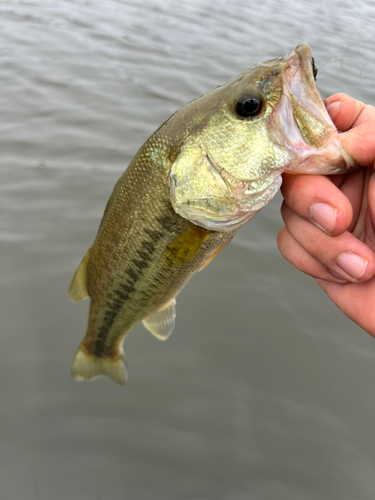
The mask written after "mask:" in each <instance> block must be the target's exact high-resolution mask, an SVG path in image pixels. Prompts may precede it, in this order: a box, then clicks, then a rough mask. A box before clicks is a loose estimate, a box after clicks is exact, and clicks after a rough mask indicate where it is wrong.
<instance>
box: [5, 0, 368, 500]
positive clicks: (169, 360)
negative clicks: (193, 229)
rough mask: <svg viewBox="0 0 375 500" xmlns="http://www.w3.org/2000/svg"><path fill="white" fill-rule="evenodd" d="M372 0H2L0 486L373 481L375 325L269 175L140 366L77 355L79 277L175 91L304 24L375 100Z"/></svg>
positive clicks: (364, 95)
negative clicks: (300, 253)
mask: <svg viewBox="0 0 375 500" xmlns="http://www.w3.org/2000/svg"><path fill="white" fill-rule="evenodd" d="M374 21H375V4H374V2H373V1H370V0H369V1H366V2H364V1H360V2H350V3H349V2H338V1H336V0H327V1H326V2H323V1H320V2H316V3H314V4H313V3H312V2H311V1H310V0H309V1H307V0H298V1H297V0H290V1H287V2H286V1H284V2H283V1H282V2H280V1H278V0H263V1H262V2H251V1H250V0H247V1H245V0H235V1H232V2H224V1H223V0H215V1H214V0H207V1H204V0H202V1H197V0H193V1H189V2H179V1H168V0H164V1H163V0H152V1H151V0H147V1H143V2H135V1H134V2H131V1H115V0H103V1H99V0H97V1H94V0H87V1H83V0H78V1H68V0H61V1H47V0H39V1H25V2H20V1H11V0H7V1H5V0H1V1H0V79H1V87H0V88H1V92H0V114H1V122H0V176H1V177H0V193H1V196H0V210H1V218H0V241H1V260H0V266H1V267H0V280H1V302H0V308H1V309H0V317H1V350H0V372H1V376H0V394H1V409H0V429H1V434H0V441H1V446H0V450H1V453H0V497H1V499H4V500H7V499H14V498H17V499H24V498H25V499H28V500H30V499H34V498H35V499H37V500H49V499H55V500H99V499H100V500H117V499H124V498H126V499H127V500H143V499H145V500H148V499H155V500H158V499H160V500H176V499H179V500H211V499H214V500H243V499H249V498H251V499H252V500H269V499H277V500H284V499H285V500H301V499H304V500H326V499H327V500H332V499H339V500H352V499H354V498H355V499H371V500H373V499H374V498H375V446H374V444H375V437H374V419H375V383H374V380H375V343H374V340H373V339H371V338H370V337H369V336H367V335H366V334H365V333H364V332H363V331H361V330H360V329H359V328H358V327H356V326H355V325H354V324H352V323H351V322H350V321H349V320H348V319H346V318H345V317H344V316H343V315H342V314H341V313H340V312H339V311H338V310H336V309H335V307H334V306H333V305H332V304H330V303H329V302H328V300H326V297H325V295H324V293H323V292H322V291H321V290H320V289H319V287H318V286H317V285H316V284H315V282H314V281H313V280H312V279H309V278H308V277H306V276H304V275H302V274H300V273H298V272H297V271H296V270H294V269H293V268H292V267H291V266H290V265H289V264H288V263H286V262H284V261H283V259H282V258H281V256H280V255H279V254H278V251H277V248H276V234H277V231H278V229H279V228H280V227H281V225H282V223H281V218H280V215H279V206H280V202H281V197H277V198H276V199H275V200H274V201H273V202H272V203H271V204H270V205H269V206H267V207H266V208H265V209H263V210H262V211H261V212H260V213H259V214H258V215H257V216H256V217H255V219H254V220H253V221H251V223H250V224H248V225H247V226H246V227H244V228H243V229H241V231H240V233H239V235H238V236H237V237H236V238H235V240H234V241H233V243H232V244H231V245H230V246H229V247H228V248H227V249H226V250H225V251H224V252H223V253H222V254H221V255H220V257H219V258H217V259H216V260H215V261H214V262H213V263H212V264H211V265H210V266H209V267H208V268H207V269H206V270H205V271H204V272H203V273H199V274H198V275H197V276H196V277H195V278H194V279H193V280H192V281H191V282H190V283H189V285H188V286H187V287H186V288H185V289H184V290H183V292H182V293H181V295H180V296H179V298H178V316H177V326H176V329H175V332H174V334H173V335H172V337H171V338H170V340H168V342H166V343H161V342H158V341H156V340H155V339H154V338H152V337H151V335H149V333H148V332H147V331H146V330H144V329H143V328H142V327H141V326H137V327H136V328H134V330H133V331H132V333H131V334H130V335H129V336H128V337H127V338H126V341H125V351H126V355H127V361H128V367H129V372H130V380H129V384H128V385H127V386H126V387H125V388H124V387H119V386H117V385H116V384H115V383H113V382H112V381H110V380H109V379H107V378H102V379H100V380H96V381H95V382H93V383H85V384H83V383H77V382H76V381H74V380H72V379H71V378H70V375H69V371H70V365H71V361H72V358H73V354H74V352H75V350H76V348H77V346H78V343H79V342H80V341H81V339H82V337H83V335H84V333H85V328H86V321H87V313H88V303H82V304H78V305H73V304H72V303H71V302H70V301H69V299H68V295H67V290H68V287H69V283H70V280H71V277H72V275H73V273H74V271H75V269H76V267H77V265H78V263H79V261H80V259H81V258H82V256H83V255H84V253H85V252H86V250H87V248H88V247H89V246H90V244H91V242H92V240H93V238H94V236H95V234H96V231H97V228H98V224H99V221H100V218H101V214H102V212H103V209H104V206H105V203H106V200H107V198H108V197H109V195H110V193H111V191H112V188H113V186H114V184H115V182H116V180H117V178H118V177H119V176H120V174H121V173H122V172H123V170H124V169H125V168H126V166H127V165H128V163H129V161H130V160H131V158H132V157H133V155H134V154H135V152H136V151H137V149H138V148H139V147H140V145H141V144H142V143H143V142H144V140H145V139H146V138H147V137H148V136H149V135H150V134H151V133H152V132H153V131H154V129H155V128H157V126H158V125H159V124H160V123H162V122H163V121H164V120H165V119H166V118H167V117H168V116H169V115H170V114H171V113H172V112H173V111H174V110H176V109H177V108H178V107H180V106H181V105H183V104H184V103H185V102H187V101H189V100H191V99H192V98H194V97H196V96H197V95H199V94H202V93H204V92H206V91H207V90H209V89H211V88H212V87H214V86H216V85H218V84H220V83H223V82H225V81H226V80H228V79H229V78H231V77H233V76H234V75H236V74H238V73H240V72H242V71H244V70H245V69H246V68H248V67H250V66H251V65H253V64H254V63H256V62H258V61H259V60H265V59H267V58H271V57H275V56H281V55H284V54H285V53H287V52H289V51H290V50H291V49H292V48H293V47H294V46H295V45H297V44H298V43H300V42H302V41H303V40H307V41H308V42H309V43H310V45H311V47H312V50H313V54H314V57H315V60H316V63H317V66H318V67H319V66H321V65H322V64H324V63H326V62H327V61H329V60H330V59H332V58H340V57H341V58H342V57H345V58H349V59H350V60H347V59H346V60H341V61H337V60H336V61H332V62H330V63H328V64H326V65H325V66H324V67H323V68H322V69H321V70H320V72H319V75H318V85H319V88H320V90H321V92H322V94H323V95H324V96H328V95H329V94H331V93H334V92H339V91H342V92H348V93H350V94H351V95H353V96H354V97H356V98H358V99H362V100H365V101H366V102H370V103H373V104H374V103H375V94H374V83H373V82H374V80H375V78H374V77H375V64H374V63H375V52H374V50H373V40H374V26H375V23H374Z"/></svg>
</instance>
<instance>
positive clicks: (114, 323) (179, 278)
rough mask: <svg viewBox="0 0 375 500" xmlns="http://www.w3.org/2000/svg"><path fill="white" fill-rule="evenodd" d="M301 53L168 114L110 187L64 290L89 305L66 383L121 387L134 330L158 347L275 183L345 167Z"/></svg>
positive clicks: (304, 48)
mask: <svg viewBox="0 0 375 500" xmlns="http://www.w3.org/2000/svg"><path fill="white" fill-rule="evenodd" d="M315 77H316V69H315V65H314V61H313V59H312V57H311V52H310V48H309V46H308V45H307V44H306V43H303V44H301V45H299V46H298V47H296V48H295V49H294V50H293V51H292V52H291V53H290V54H288V55H287V56H285V57H280V58H278V59H272V60H270V61H266V62H263V63H259V64H257V65H255V66H253V67H252V68H250V69H248V70H247V71H245V72H244V73H242V74H241V75H239V76H237V77H235V78H233V79H232V80H230V81H229V82H227V83H226V84H225V85H222V86H220V87H217V88H215V89H214V90H212V91H211V92H208V93H207V94H205V95H203V96H201V97H198V98H197V99H195V100H193V101H192V102H190V103H188V104H186V105H185V106H183V107H182V108H181V109H179V110H178V111H177V112H176V113H174V114H173V115H172V116H171V117H170V118H169V119H168V120H167V121H166V122H165V123H163V125H161V126H160V127H159V128H158V129H157V130H156V132H155V133H154V134H153V135H152V136H151V137H150V138H149V139H148V140H147V141H146V142H145V143H144V144H143V146H142V147H141V148H140V150H139V151H138V153H137V154H136V155H135V157H134V159H133V160H132V162H131V163H130V165H129V167H128V168H127V169H126V170H125V172H124V173H123V175H122V176H121V177H120V179H119V180H118V182H117V184H116V186H115V188H114V190H113V193H112V195H111V197H110V199H109V201H108V203H107V206H106V209H105V212H104V215H103V219H102V221H101V224H100V227H99V231H98V234H97V236H96V239H95V241H94V243H93V245H92V246H91V248H90V249H89V251H88V252H87V254H86V256H85V257H84V258H83V260H82V262H81V264H80V266H79V268H78V270H77V272H76V274H75V276H74V278H73V281H72V284H71V287H70V297H71V298H72V300H73V301H80V300H83V299H85V298H86V297H88V296H89V297H91V306H90V313H89V321H88V329H87V334H86V336H85V338H84V339H83V341H82V343H81V345H80V347H79V349H78V352H77V355H76V357H75V360H74V363H73V368H72V375H73V376H74V377H76V378H78V379H90V378H92V377H94V376H96V375H100V374H106V375H109V376H110V377H111V378H112V379H113V380H115V381H116V382H118V383H119V384H123V383H124V382H125V380H126V369H125V364H124V360H123V348H122V343H123V340H124V337H125V335H126V334H127V333H128V332H129V330H130V329H131V328H132V327H133V326H134V325H135V324H136V323H137V322H139V321H143V323H144V325H145V326H146V328H147V329H148V330H150V332H151V333H153V334H154V335H155V336H156V337H158V338H159V339H166V338H168V336H169V335H170V333H171V332H172V329H173V327H174V323H175V315H176V313H175V297H176V295H177V294H178V293H179V291H180V290H181V289H182V287H183V286H184V285H185V284H186V283H187V282H188V280H189V279H190V278H191V277H192V276H193V274H194V273H195V272H197V271H199V270H200V269H202V268H203V267H204V266H205V265H207V263H208V262H210V261H211V260H212V259H213V257H215V255H216V254H217V253H218V252H219V251H220V250H221V249H222V248H223V247H224V246H225V245H226V244H227V243H229V241H230V240H231V239H232V238H233V236H234V234H235V233H236V231H237V230H238V229H239V228H240V227H241V226H242V225H243V224H245V223H246V222H247V221H249V220H250V219H251V217H253V215H254V214H255V213H256V212H257V211H258V210H259V209H260V208H262V207H263V206H264V205H266V204H267V203H268V202H269V201H270V200H271V199H272V198H273V197H274V195H275V194H276V192H277V191H278V190H279V187H280V185H281V181H282V177H281V174H282V173H283V172H284V171H286V170H288V171H291V172H293V173H319V174H335V173H341V172H347V171H348V169H350V168H351V167H353V166H354V163H353V161H352V159H351V158H350V157H349V156H348V154H347V153H346V152H345V151H344V150H343V148H342V146H341V143H340V140H339V137H338V132H337V130H336V127H335V126H334V124H333V123H332V121H331V119H330V117H329V115H328V113H327V111H326V108H325V106H324V103H323V100H322V99H321V97H320V95H319V93H318V90H317V88H316V86H315Z"/></svg>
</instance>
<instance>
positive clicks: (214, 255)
mask: <svg viewBox="0 0 375 500" xmlns="http://www.w3.org/2000/svg"><path fill="white" fill-rule="evenodd" d="M232 240H233V236H232V237H231V238H229V240H228V241H226V242H225V243H224V245H221V247H220V248H218V249H217V250H216V252H214V253H213V254H212V255H211V257H210V258H209V259H208V260H207V261H206V262H205V263H204V264H203V266H202V267H201V268H200V269H199V271H203V269H204V268H205V267H206V266H208V264H209V263H210V262H212V261H213V260H214V258H215V257H216V256H217V255H219V253H220V252H221V251H222V250H224V248H225V247H226V246H227V245H228V243H230V242H231V241H232Z"/></svg>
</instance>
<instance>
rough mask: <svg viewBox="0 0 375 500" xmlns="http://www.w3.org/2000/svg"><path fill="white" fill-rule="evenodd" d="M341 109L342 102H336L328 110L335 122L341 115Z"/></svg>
mask: <svg viewBox="0 0 375 500" xmlns="http://www.w3.org/2000/svg"><path fill="white" fill-rule="evenodd" d="M340 108H341V101H336V102H333V103H332V104H330V105H329V106H328V108H327V111H328V113H329V116H330V117H331V120H333V121H334V120H335V118H336V116H337V115H338V114H339V112H340Z"/></svg>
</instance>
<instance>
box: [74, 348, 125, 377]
mask: <svg viewBox="0 0 375 500" xmlns="http://www.w3.org/2000/svg"><path fill="white" fill-rule="evenodd" d="M98 375H108V376H109V377H111V379H113V380H114V381H115V382H117V383H118V384H121V385H124V384H125V382H126V381H127V378H128V375H127V372H126V367H125V363H124V360H123V358H122V356H119V357H118V358H116V359H113V358H98V357H96V356H94V355H92V354H87V353H86V352H85V349H84V347H83V346H82V345H81V346H80V347H79V349H78V352H77V354H76V357H75V358H74V361H73V366H72V376H73V377H74V378H76V379H78V380H88V379H90V378H93V377H97V376H98Z"/></svg>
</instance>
